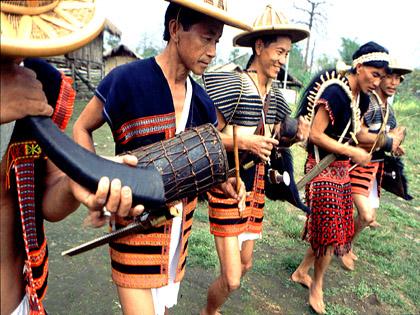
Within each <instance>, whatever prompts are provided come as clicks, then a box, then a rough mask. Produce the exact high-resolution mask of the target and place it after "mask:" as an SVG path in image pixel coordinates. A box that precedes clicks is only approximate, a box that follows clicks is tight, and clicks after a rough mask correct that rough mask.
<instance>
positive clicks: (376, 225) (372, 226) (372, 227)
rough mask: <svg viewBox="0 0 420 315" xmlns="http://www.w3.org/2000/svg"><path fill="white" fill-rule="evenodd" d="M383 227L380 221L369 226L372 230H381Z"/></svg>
mask: <svg viewBox="0 0 420 315" xmlns="http://www.w3.org/2000/svg"><path fill="white" fill-rule="evenodd" d="M381 226H382V225H380V224H379V222H378V221H376V220H375V221H373V222H372V223H371V224H369V227H370V228H371V229H377V228H379V227H381Z"/></svg>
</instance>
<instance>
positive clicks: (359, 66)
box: [356, 63, 363, 75]
mask: <svg viewBox="0 0 420 315" xmlns="http://www.w3.org/2000/svg"><path fill="white" fill-rule="evenodd" d="M362 67H363V65H362V64H361V63H358V64H357V65H356V74H358V75H359V74H360V71H361V70H362Z"/></svg>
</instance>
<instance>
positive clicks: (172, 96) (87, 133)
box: [74, 0, 249, 314]
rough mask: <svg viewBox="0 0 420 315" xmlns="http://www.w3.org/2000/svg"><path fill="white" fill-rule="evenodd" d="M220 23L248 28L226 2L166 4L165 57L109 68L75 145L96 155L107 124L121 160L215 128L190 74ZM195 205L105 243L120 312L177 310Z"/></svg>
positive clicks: (206, 58)
mask: <svg viewBox="0 0 420 315" xmlns="http://www.w3.org/2000/svg"><path fill="white" fill-rule="evenodd" d="M224 24H229V25H232V26H235V27H240V28H243V29H247V28H248V29H249V26H247V25H246V24H244V23H242V22H240V21H237V20H235V19H234V18H232V17H231V16H229V15H228V14H227V13H226V1H208V0H206V1H198V0H173V1H170V4H169V6H168V8H167V11H166V14H165V31H164V40H165V41H167V46H166V47H165V49H164V50H163V52H162V53H160V54H159V55H158V56H156V57H153V58H149V59H145V60H141V61H135V62H132V63H130V64H127V65H123V66H120V67H118V68H116V69H114V70H113V71H112V72H111V73H110V74H109V75H108V76H107V77H106V78H105V79H104V80H103V81H102V82H101V83H100V85H99V86H98V88H97V90H96V93H95V96H94V97H93V98H92V100H91V101H90V102H89V103H88V105H87V106H86V108H85V110H84V111H83V112H82V113H81V115H80V117H79V119H78V120H77V122H76V123H75V126H74V138H75V140H76V141H77V142H79V143H80V144H81V145H82V146H84V147H86V148H88V149H89V150H92V151H93V150H94V147H93V141H92V132H93V131H94V130H96V129H97V128H99V127H100V126H102V125H103V124H104V123H105V122H107V123H108V124H109V126H110V127H111V129H112V131H113V134H114V140H115V143H116V153H117V154H118V153H121V152H124V151H127V150H133V149H136V148H139V147H142V146H144V145H147V144H151V143H154V142H157V141H160V140H164V139H169V138H172V137H174V136H175V134H177V133H180V132H182V131H183V130H184V129H185V128H190V127H195V126H199V125H202V124H205V123H212V124H215V125H216V124H217V117H216V113H215V109H214V105H213V103H212V101H211V100H210V99H209V97H208V96H207V94H206V93H205V91H204V90H203V89H202V88H201V87H200V86H199V85H198V84H197V83H196V82H194V81H193V80H192V78H191V77H190V76H189V73H190V72H193V73H194V74H196V75H201V74H203V72H204V71H205V69H206V68H207V66H208V65H209V64H210V62H211V61H212V59H213V58H214V57H215V54H216V44H217V43H218V41H219V39H220V37H221V35H222V31H223V26H224ZM235 185H236V180H235V179H234V178H233V179H232V180H228V182H227V183H225V184H223V185H221V188H222V189H223V190H224V191H225V192H226V193H228V194H229V195H230V196H231V197H232V198H233V199H234V200H235V202H236V203H239V206H240V207H243V206H244V201H245V200H244V199H245V189H244V187H243V184H242V187H241V189H240V191H239V192H236V189H235V188H234V187H235ZM196 202H197V200H196V198H192V199H191V198H190V199H183V200H182V201H181V202H179V203H178V204H176V205H175V206H176V207H177V208H178V210H179V212H180V213H181V215H180V216H179V217H176V218H174V219H172V220H169V221H167V222H166V223H165V224H164V225H163V226H161V227H159V228H156V229H154V230H152V231H151V233H148V234H133V235H130V236H127V237H124V238H121V239H119V240H117V241H115V242H112V243H111V244H110V253H111V265H112V278H113V280H114V282H115V283H116V285H117V289H118V295H119V298H120V301H121V305H122V309H123V312H124V314H163V313H164V312H165V310H166V309H167V308H169V307H171V306H173V305H175V304H176V302H177V295H178V290H179V284H180V281H181V280H182V278H183V276H184V272H185V263H186V257H187V254H188V250H187V247H188V237H189V235H190V233H191V225H192V216H193V213H194V210H195V206H196ZM116 206H117V205H114V207H116ZM93 216H94V217H97V214H93ZM130 222H131V218H130V217H126V218H124V217H121V216H116V217H115V224H116V227H117V228H119V227H122V226H126V225H127V224H129V223H130ZM99 223H103V222H99Z"/></svg>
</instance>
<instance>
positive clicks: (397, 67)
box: [388, 58, 413, 75]
mask: <svg viewBox="0 0 420 315" xmlns="http://www.w3.org/2000/svg"><path fill="white" fill-rule="evenodd" d="M388 67H389V68H390V69H391V71H392V72H393V73H397V74H400V75H404V74H408V73H410V72H413V69H412V68H410V67H407V66H405V65H402V64H400V63H399V62H398V59H396V58H391V59H390V60H389V66H388Z"/></svg>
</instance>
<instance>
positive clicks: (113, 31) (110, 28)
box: [104, 19, 122, 38]
mask: <svg viewBox="0 0 420 315" xmlns="http://www.w3.org/2000/svg"><path fill="white" fill-rule="evenodd" d="M104 27H105V31H108V32H109V33H110V34H112V35H114V36H118V37H120V38H121V35H122V32H121V31H120V30H119V29H118V27H116V26H115V25H114V24H113V23H112V22H111V21H110V20H109V19H106V20H105V26H104Z"/></svg>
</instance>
